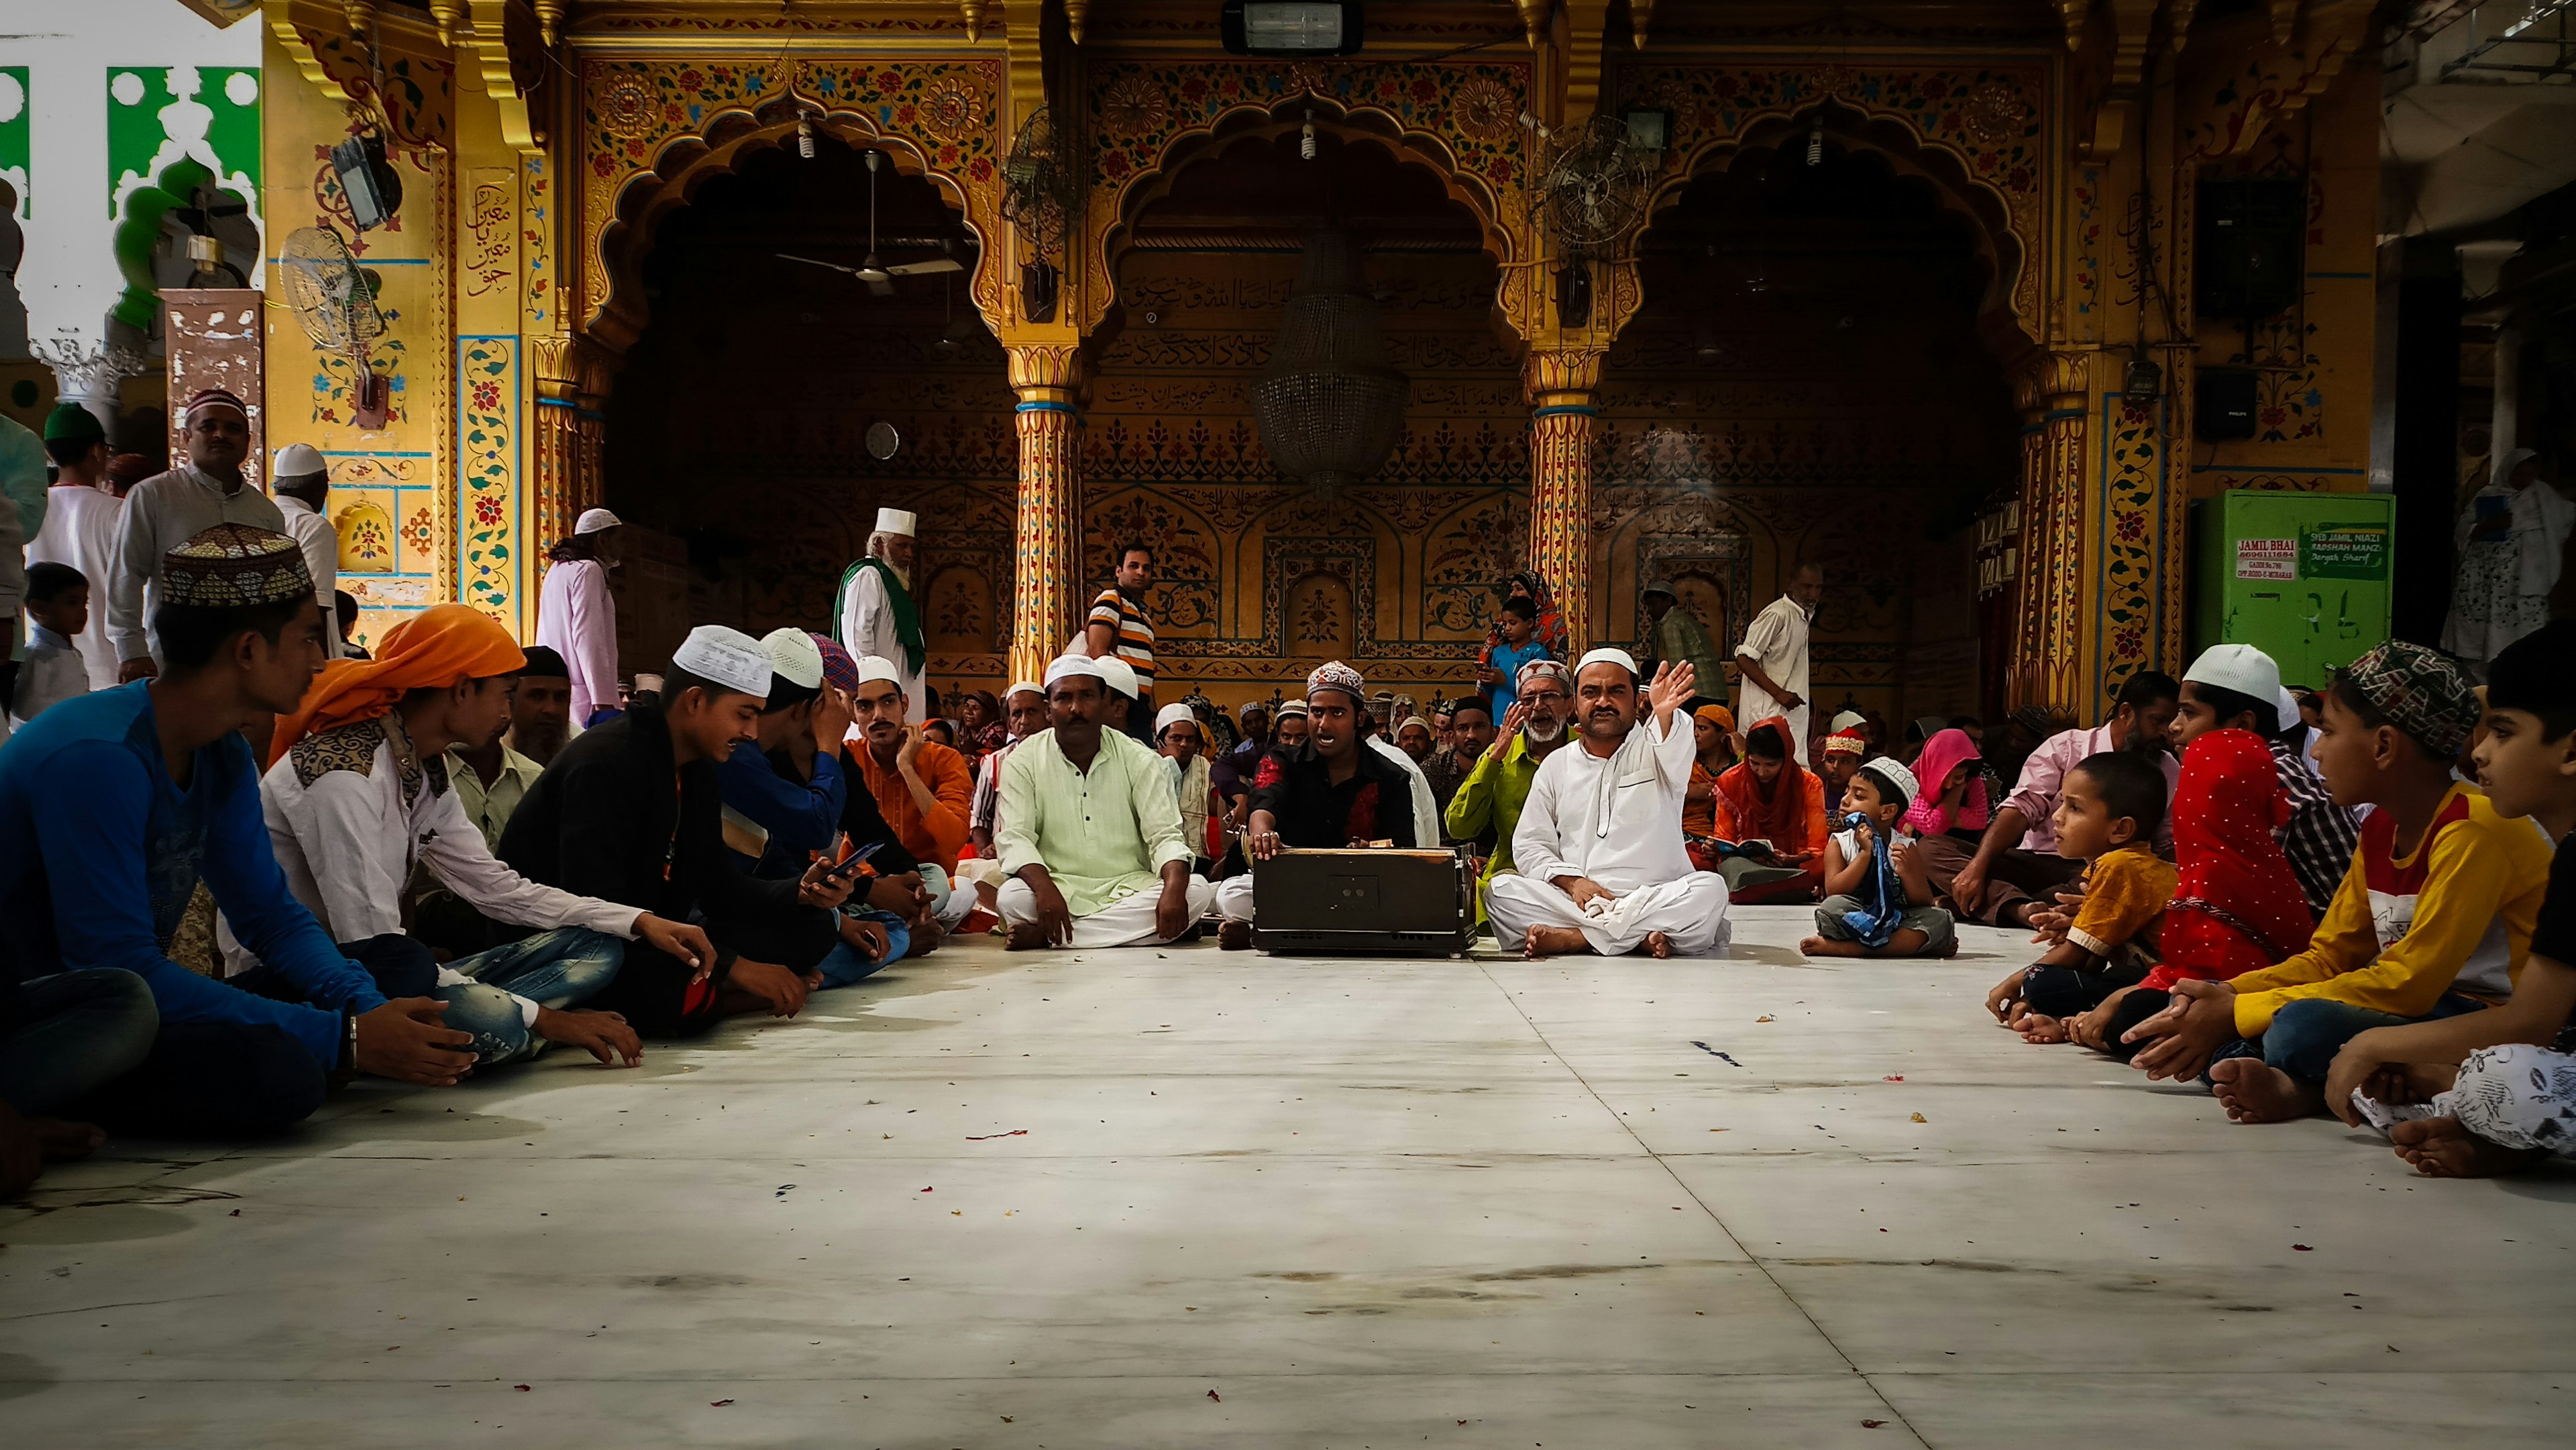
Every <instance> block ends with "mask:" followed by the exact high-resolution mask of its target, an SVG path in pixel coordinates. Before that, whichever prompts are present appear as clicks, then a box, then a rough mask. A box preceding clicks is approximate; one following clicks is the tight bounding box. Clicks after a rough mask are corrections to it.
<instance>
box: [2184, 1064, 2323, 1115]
mask: <svg viewBox="0 0 2576 1450" xmlns="http://www.w3.org/2000/svg"><path fill="white" fill-rule="evenodd" d="M2209 1081H2210V1083H2211V1085H2212V1086H2213V1087H2214V1088H2215V1089H2216V1091H2217V1093H2218V1105H2219V1106H2220V1107H2223V1108H2225V1109H2227V1120H2228V1121H2229V1122H2231V1123H2286V1122H2288V1121H2290V1120H2291V1119H2293V1118H2304V1117H2307V1116H2309V1115H2310V1114H2313V1113H2317V1112H2320V1111H2322V1110H2323V1109H2324V1107H2325V1093H2324V1092H2323V1091H2322V1090H2321V1089H2319V1088H2318V1087H2317V1086H2316V1085H2315V1084H2313V1083H2303V1082H2301V1081H2299V1080H2298V1079H2297V1078H2294V1077H2292V1076H2290V1075H2289V1074H2288V1073H2286V1072H2283V1071H2281V1070H2280V1069H2279V1068H2277V1067H2273V1066H2271V1065H2269V1064H2267V1063H2265V1062H2264V1061H2263V1060H2262V1059H2260V1058H2254V1057H2231V1058H2229V1059H2227V1060H2226V1061H2225V1062H2221V1063H2217V1064H2215V1065H2213V1066H2212V1067H2211V1068H2210V1069H2209Z"/></svg>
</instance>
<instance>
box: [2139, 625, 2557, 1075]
mask: <svg viewBox="0 0 2576 1450" xmlns="http://www.w3.org/2000/svg"><path fill="white" fill-rule="evenodd" d="M2324 705H2325V710H2324V717H2325V718H2324V724H2323V725H2322V727H2321V728H2322V730H2323V731H2324V734H2323V736H2322V737H2321V738H2320V739H2319V740H2318V741H2317V744H2316V747H2315V752H2314V753H2315V755H2316V760H2317V764H2318V766H2319V767H2320V768H2321V771H2322V773H2323V774H2324V776H2325V783H2326V789H2327V790H2328V791H2329V792H2331V793H2332V794H2333V796H2334V799H2335V804H2337V805H2339V806H2344V807H2347V808H2348V807H2352V806H2357V805H2363V804H2368V805H2371V806H2373V807H2375V808H2376V809H2374V810H2373V811H2372V812H2371V814H2370V818H2369V819H2368V820H2366V821H2364V822H2363V823H2362V831H2361V844H2360V846H2359V847H2358V848H2357V849H2356V850H2355V851H2354V852H2353V860H2352V866H2351V869H2349V870H2348V871H2346V872H2345V873H2344V878H2343V884H2342V885H2341V886H2340V887H2338V888H2337V889H2336V891H2335V896H2334V901H2333V902H2332V903H2331V904H2330V905H2329V906H2328V907H2327V908H2326V914H2325V919H2324V920H2323V921H2321V922H2319V923H2318V925H2317V931H2316V935H2315V936H2314V937H2313V938H2312V939H2310V941H2309V943H2308V949H2307V950H2306V951H2304V952H2301V953H2299V954H2298V955H2297V956H2294V957H2291V958H2290V959H2289V960H2287V961H2284V962H2281V963H2280V964H2278V965H2276V966H2271V967H2266V968H2264V969H2262V970H2261V971H2254V972H2247V973H2245V974H2244V975H2242V976H2239V977H2237V978H2236V979H2234V980H2233V981H2226V982H2180V983H2177V984H2176V985H2175V993H2176V995H2175V998H2174V1002H2173V1005H2172V1006H2171V1007H2168V1008H2167V1009H2166V1010H2164V1011H2162V1012H2159V1013H2157V1014H2156V1015H2155V1016H2154V1017H2151V1018H2149V1019H2147V1020H2146V1021H2144V1022H2142V1023H2139V1024H2138V1025H2137V1026H2136V1027H2133V1028H2131V1029H2130V1030H2129V1032H2128V1035H2127V1040H2128V1041H2131V1042H2136V1043H2141V1044H2144V1045H2143V1046H2141V1047H2140V1049H2139V1051H2138V1054H2137V1056H2136V1057H2135V1058H2134V1059H2132V1061H2133V1062H2134V1064H2135V1065H2136V1066H2138V1067H2140V1068H2142V1069H2144V1070H2145V1071H2146V1073H2147V1075H2148V1076H2149V1077H2151V1078H2178V1077H2185V1076H2192V1075H2197V1074H2200V1073H2201V1072H2202V1069H2203V1066H2204V1065H2206V1067H2207V1081H2208V1082H2209V1083H2210V1085H2211V1086H2212V1087H2213V1088H2214V1089H2215V1090H2216V1091H2217V1094H2218V1100H2219V1102H2220V1104H2221V1105H2223V1106H2224V1107H2225V1108H2226V1109H2227V1116H2228V1117H2229V1118H2230V1119H2231V1120H2233V1121H2235V1122H2239V1123H2276V1122H2283V1121H2287V1120H2289V1119H2292V1118H2300V1117H2306V1116H2308V1115H2310V1114H2313V1113H2316V1112H2319V1111H2321V1110H2322V1109H2323V1108H2324V1106H2325V1092H2324V1086H2325V1080H2326V1077H2327V1074H2328V1072H2329V1071H2330V1069H2331V1068H2332V1066H2333V1063H2334V1059H2335V1054H2336V1053H2337V1052H2339V1051H2340V1050H2341V1049H2342V1047H2343V1045H2344V1044H2345V1043H2346V1042H2348V1041H2350V1040H2351V1039H2352V1038H2354V1037H2356V1036H2358V1035H2359V1034H2361V1033H2362V1032H2364V1031H2367V1030H2369V1029H2371V1028H2374V1027H2389V1026H2397V1025H2400V1024H2404V1023H2408V1022H2420V1021H2427V1020H2431V1019H2435V1018H2444V1017H2456V1016H2459V1015H2460V1014H2462V1013H2466V1012H2477V1011H2482V1010H2485V1009H2486V1008H2487V1007H2489V1006H2490V1005H2493V1004H2495V1003H2498V1002H2501V1001H2503V1000H2504V999H2505V997H2506V996H2507V994H2509V993H2510V992H2511V991H2512V989H2513V979H2514V978H2515V977H2516V976H2518V975H2519V974H2520V973H2521V971H2522V961H2523V955H2524V953H2525V952H2526V951H2527V950H2528V949H2529V946H2530V942H2531V928H2532V922H2533V921H2534V919H2535V918H2537V917H2538V915H2539V912H2540V902H2541V898H2542V896H2543V895H2544V893H2545V892H2546V891H2547V889H2548V881H2549V855H2550V851H2549V843H2548V842H2546V841H2544V840H2542V839H2541V837H2540V833H2539V832H2537V831H2535V830H2533V829H2532V828H2531V825H2530V823H2529V822H2527V821H2521V820H2507V819H2504V818H2502V817H2500V816H2498V815H2497V814H2496V811H2495V808H2494V807H2493V806H2491V805H2490V804H2488V802H2487V798H2486V796H2485V795H2484V794H2483V793H2482V792H2480V791H2479V790H2478V788H2477V787H2475V786H2472V785H2467V784H2464V783H2461V782H2458V781H2456V780H2454V779H2453V778H2452V773H2451V763H2452V761H2454V760H2455V759H2457V758H2458V756H2459V753H2460V748H2461V747H2462V746H2464V745H2466V744H2467V743H2468V739H2469V733H2470V732H2471V731H2472V730H2473V729H2475V728H2476V726H2477V723H2478V700H2477V696H2476V695H2475V694H2473V693H2472V692H2471V691H2470V689H2469V683H2468V681H2467V680H2466V679H2464V678H2462V676H2461V675H2460V672H2459V671H2458V670H2457V669H2455V668H2453V667H2452V665H2451V663H2450V661H2448V660H2446V659H2444V658H2443V657H2442V656H2440V655H2439V654H2436V653H2435V652H2433V651H2432V650H2429V649H2426V648H2425V647H2423V646H2422V645H2418V644H2412V643H2409V642H2407V641H2404V640H2390V641H2389V642H2388V643H2386V644H2383V645H2381V646H2380V647H2379V648H2377V649H2375V650H2372V651H2371V652H2370V653H2368V654H2366V655H2363V656H2362V657H2361V658H2360V659H2358V660H2355V661H2353V663H2352V665H2351V667H2350V668H2349V669H2347V670H2345V671H2344V672H2343V674H2342V676H2341V677H2340V678H2339V679H2337V680H2336V681H2335V684H2334V687H2333V688H2332V689H2331V690H2329V691H2327V692H2326V695H2325V699H2324Z"/></svg>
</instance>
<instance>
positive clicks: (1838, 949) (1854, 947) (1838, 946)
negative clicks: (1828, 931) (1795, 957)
mask: <svg viewBox="0 0 2576 1450" xmlns="http://www.w3.org/2000/svg"><path fill="white" fill-rule="evenodd" d="M1861 950H1862V948H1861V944H1860V943H1859V942H1856V941H1835V940H1833V939H1832V938H1831V937H1821V936H1811V937H1809V938H1807V939H1806V940H1805V941H1802V942H1800V943H1798V954H1799V955H1800V956H1807V957H1856V956H1859V955H1860V954H1861Z"/></svg>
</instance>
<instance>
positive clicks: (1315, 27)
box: [1218, 0, 1360, 57]
mask: <svg viewBox="0 0 2576 1450" xmlns="http://www.w3.org/2000/svg"><path fill="white" fill-rule="evenodd" d="M1218 32H1219V34H1220V35H1221V36H1222V37H1223V38H1224V41H1225V48H1226V52H1227V53H1228V54H1230V55H1276V56H1288V57H1303V56H1316V55H1351V54H1354V53H1356V52H1357V51H1358V50H1359V48H1360V0H1225V8H1224V10H1223V11H1222V12H1221V13H1220V14H1219V16H1218Z"/></svg>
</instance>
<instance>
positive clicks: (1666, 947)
mask: <svg viewBox="0 0 2576 1450" xmlns="http://www.w3.org/2000/svg"><path fill="white" fill-rule="evenodd" d="M1646 952H1647V954H1648V955H1649V956H1652V957H1654V958H1655V959H1656V960H1657V961H1662V960H1664V959H1666V958H1668V957H1670V956H1671V955H1672V954H1673V939H1672V938H1671V937H1669V936H1666V935H1664V934H1663V933H1662V932H1659V931H1650V932H1648V933H1646Z"/></svg>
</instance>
